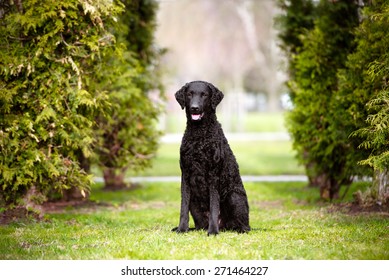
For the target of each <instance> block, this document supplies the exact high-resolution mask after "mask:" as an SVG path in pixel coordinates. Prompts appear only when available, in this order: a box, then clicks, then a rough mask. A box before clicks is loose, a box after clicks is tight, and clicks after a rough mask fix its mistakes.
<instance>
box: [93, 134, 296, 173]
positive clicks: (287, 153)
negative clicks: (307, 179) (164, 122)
mask: <svg viewBox="0 0 389 280" xmlns="http://www.w3.org/2000/svg"><path fill="white" fill-rule="evenodd" d="M230 146H231V148H232V150H233V152H234V154H235V157H236V159H237V161H238V163H239V168H240V172H241V174H242V175H281V174H304V170H303V168H302V167H301V166H299V165H298V164H297V161H296V159H295V157H294V153H293V151H292V146H291V143H290V142H289V141H274V142H270V141H240V142H236V141H235V142H230ZM179 150H180V144H179V143H164V144H161V146H160V148H159V150H158V153H157V155H156V158H155V159H154V160H153V166H152V167H151V168H149V169H146V170H144V171H141V172H138V173H132V172H129V174H128V176H180V174H181V171H180V166H179ZM95 173H96V174H97V175H101V173H100V172H98V171H97V170H96V172H95Z"/></svg>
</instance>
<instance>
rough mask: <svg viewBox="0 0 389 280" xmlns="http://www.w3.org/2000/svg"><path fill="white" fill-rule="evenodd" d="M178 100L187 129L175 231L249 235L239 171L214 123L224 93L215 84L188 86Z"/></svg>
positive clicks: (177, 97) (184, 140)
mask: <svg viewBox="0 0 389 280" xmlns="http://www.w3.org/2000/svg"><path fill="white" fill-rule="evenodd" d="M175 97H176V99H177V101H178V103H179V104H180V105H181V107H182V109H184V108H185V111H186V117H187V125H186V130H185V133H184V137H183V139H182V142H181V148H180V167H181V172H182V175H181V213H180V223H179V226H178V227H177V228H174V229H173V230H174V231H177V232H187V231H188V230H189V226H188V224H189V212H190V213H191V215H192V217H193V220H194V223H195V229H197V230H200V229H204V230H208V235H210V234H218V233H219V230H234V231H238V232H248V231H249V230H250V226H249V206H248V202H247V195H246V191H245V189H244V187H243V183H242V180H241V177H240V174H239V167H238V164H237V162H236V159H235V157H234V155H233V153H232V151H231V148H230V146H229V144H228V142H227V139H226V137H225V136H224V133H223V130H222V127H221V125H220V123H219V122H218V121H217V118H216V113H215V112H216V106H217V105H218V104H219V103H220V101H221V100H222V99H223V93H222V92H221V91H220V90H218V89H217V88H216V87H215V86H214V85H212V84H210V83H207V82H202V81H195V82H191V83H187V84H186V85H185V86H183V87H182V88H181V89H180V90H179V91H178V92H177V93H176V94H175Z"/></svg>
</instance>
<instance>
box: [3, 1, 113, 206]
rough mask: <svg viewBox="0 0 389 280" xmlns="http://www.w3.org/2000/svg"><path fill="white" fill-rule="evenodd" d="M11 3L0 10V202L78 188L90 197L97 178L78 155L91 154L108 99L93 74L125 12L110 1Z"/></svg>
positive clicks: (14, 202)
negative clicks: (96, 127)
mask: <svg viewBox="0 0 389 280" xmlns="http://www.w3.org/2000/svg"><path fill="white" fill-rule="evenodd" d="M9 3H10V4H9ZM9 3H8V2H6V1H2V2H1V7H0V11H1V12H0V16H1V17H0V37H1V38H2V39H1V42H0V63H1V68H0V146H1V151H0V186H1V202H2V204H6V205H8V206H11V205H14V204H16V203H18V202H20V199H21V198H22V197H24V196H25V195H26V194H27V193H28V192H34V193H39V194H43V195H45V194H47V193H48V192H50V191H52V190H58V191H62V190H65V189H68V188H70V187H72V186H77V187H78V188H80V189H81V190H82V193H83V194H85V192H86V191H87V190H88V188H89V186H90V183H91V176H89V175H87V174H86V172H84V170H82V169H81V168H80V166H79V162H78V159H77V155H76V153H77V152H78V151H80V150H81V151H82V152H83V154H84V155H85V156H89V155H90V154H91V153H92V149H91V144H92V142H93V130H92V128H93V125H94V122H93V119H94V117H95V116H96V115H97V114H99V113H100V112H101V110H102V108H104V107H105V106H106V99H107V96H106V93H105V92H103V91H94V90H90V76H91V75H90V74H91V73H94V72H96V71H98V69H99V66H100V65H99V63H100V62H101V59H102V57H104V55H105V54H104V53H105V52H106V51H108V50H109V48H110V46H112V45H113V44H114V40H113V39H114V37H113V36H112V35H111V34H110V33H109V32H108V31H107V27H109V26H110V25H111V24H113V22H114V20H115V16H116V15H117V13H118V12H119V9H118V7H117V6H116V5H114V4H113V3H112V1H109V0H106V1H103V0H100V1H86V0H85V1H83V0H68V1H51V0H42V1H37V0H25V1H15V2H13V3H14V4H12V2H9ZM36 197H37V196H36Z"/></svg>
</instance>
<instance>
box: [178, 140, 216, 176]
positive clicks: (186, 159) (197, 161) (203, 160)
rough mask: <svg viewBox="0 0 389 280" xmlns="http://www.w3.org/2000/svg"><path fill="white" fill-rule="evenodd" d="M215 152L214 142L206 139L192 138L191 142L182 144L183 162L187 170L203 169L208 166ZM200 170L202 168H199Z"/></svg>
mask: <svg viewBox="0 0 389 280" xmlns="http://www.w3.org/2000/svg"><path fill="white" fill-rule="evenodd" d="M212 154H213V148H212V143H210V142H209V141H204V140H197V141H196V140H195V139H192V140H191V141H190V142H189V143H186V144H183V145H181V149H180V158H181V163H182V164H183V165H184V166H185V169H186V170H192V171H195V170H199V169H202V171H203V170H204V169H205V168H207V165H208V164H209V163H210V161H211V158H212ZM199 171H200V170H199Z"/></svg>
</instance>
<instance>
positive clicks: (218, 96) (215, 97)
mask: <svg viewBox="0 0 389 280" xmlns="http://www.w3.org/2000/svg"><path fill="white" fill-rule="evenodd" d="M208 86H209V87H210V89H211V91H212V96H211V106H212V109H213V110H216V107H217V105H219V103H220V102H221V101H222V99H223V97H224V94H223V93H222V92H221V91H220V90H219V89H218V88H217V87H215V86H214V85H213V84H211V83H208Z"/></svg>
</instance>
